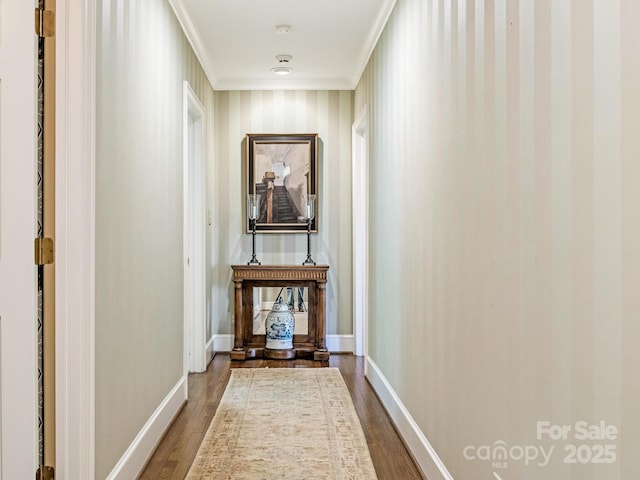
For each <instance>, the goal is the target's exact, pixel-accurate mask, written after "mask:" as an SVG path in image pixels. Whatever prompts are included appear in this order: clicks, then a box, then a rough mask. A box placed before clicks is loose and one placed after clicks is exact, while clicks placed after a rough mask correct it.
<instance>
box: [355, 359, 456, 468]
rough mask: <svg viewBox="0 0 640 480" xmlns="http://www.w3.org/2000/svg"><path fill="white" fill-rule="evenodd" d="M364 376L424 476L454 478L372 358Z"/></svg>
mask: <svg viewBox="0 0 640 480" xmlns="http://www.w3.org/2000/svg"><path fill="white" fill-rule="evenodd" d="M365 376H366V377H367V378H368V379H369V383H370V384H371V386H372V387H373V389H374V390H375V391H376V393H377V394H378V397H379V398H380V401H381V402H382V404H383V405H384V408H385V409H386V410H387V413H388V414H389V416H390V417H391V420H392V421H393V423H394V424H395V426H396V428H397V429H398V432H399V433H400V436H402V439H403V440H404V442H405V444H406V446H407V448H408V449H409V451H410V452H411V455H413V458H414V459H415V461H416V463H417V464H418V467H419V468H420V470H422V473H423V475H424V476H425V477H426V478H428V479H429V480H454V478H453V476H452V475H451V474H450V473H449V471H448V470H447V467H446V466H445V465H444V463H443V462H442V460H441V459H440V457H439V456H438V454H437V453H436V451H435V449H434V448H433V447H432V446H431V444H430V443H429V440H427V437H425V435H424V433H422V430H420V427H418V425H417V424H416V422H415V420H414V419H413V417H412V416H411V414H410V413H409V411H408V410H407V408H406V407H405V406H404V404H403V403H402V401H401V400H400V398H399V397H398V395H397V394H396V392H395V391H394V390H393V388H392V387H391V385H390V384H389V382H388V381H387V379H386V378H385V376H384V375H383V374H382V372H381V371H380V369H379V368H378V366H377V365H376V364H375V363H374V361H373V360H372V359H371V357H366V361H365Z"/></svg>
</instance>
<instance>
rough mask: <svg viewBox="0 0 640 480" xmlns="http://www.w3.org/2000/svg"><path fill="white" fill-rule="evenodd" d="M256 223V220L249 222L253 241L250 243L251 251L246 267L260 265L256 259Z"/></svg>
mask: <svg viewBox="0 0 640 480" xmlns="http://www.w3.org/2000/svg"><path fill="white" fill-rule="evenodd" d="M256 223H257V220H256V219H252V220H251V228H252V236H253V239H252V241H251V245H252V249H251V252H252V254H251V260H249V261H248V262H247V265H262V264H261V263H260V262H259V261H258V258H257V257H256Z"/></svg>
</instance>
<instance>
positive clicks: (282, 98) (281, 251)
mask: <svg viewBox="0 0 640 480" xmlns="http://www.w3.org/2000/svg"><path fill="white" fill-rule="evenodd" d="M215 95H216V98H217V100H216V119H215V124H216V130H215V133H216V147H215V148H216V149H215V159H216V161H215V171H214V173H213V177H214V178H215V179H218V181H217V182H216V190H215V194H214V195H215V201H214V203H215V206H216V210H215V212H216V213H215V217H216V219H217V222H216V223H217V224H218V225H220V228H219V229H218V230H217V236H216V238H215V241H216V245H217V252H218V259H217V262H216V263H217V265H218V267H217V268H216V269H215V270H214V271H213V273H212V274H213V285H214V296H213V298H214V301H213V303H214V304H215V305H216V306H217V308H218V314H217V315H214V316H213V321H214V332H217V333H219V334H232V333H233V298H234V296H233V282H232V281H231V273H232V272H231V267H230V265H233V264H243V263H246V262H247V261H248V260H249V259H250V258H251V235H247V234H246V233H244V232H245V221H244V217H243V215H244V211H245V210H244V204H245V203H246V200H245V195H246V191H245V190H246V188H245V179H244V176H243V175H244V172H245V168H246V167H245V155H244V138H245V135H246V134H247V133H318V135H319V138H320V145H321V146H320V154H319V157H320V162H319V186H318V190H319V195H320V203H319V226H320V232H319V233H318V234H317V235H315V234H314V235H312V237H311V250H312V257H313V259H314V260H316V262H318V263H323V264H328V265H329V266H330V268H329V278H328V282H327V304H326V306H327V333H328V334H351V333H353V327H352V313H351V308H352V307H351V302H350V299H351V288H352V286H351V284H352V280H351V275H352V269H351V263H352V262H351V160H350V159H351V123H352V116H353V93H352V92H350V91H220V92H216V94H215ZM306 254H307V237H306V235H302V234H258V235H257V237H256V256H257V257H258V259H259V260H260V261H261V262H262V263H263V264H276V263H277V264H281V263H282V264H301V263H302V262H303V261H304V259H305V258H306ZM216 322H217V324H216Z"/></svg>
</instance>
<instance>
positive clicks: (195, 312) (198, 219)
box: [183, 80, 208, 388]
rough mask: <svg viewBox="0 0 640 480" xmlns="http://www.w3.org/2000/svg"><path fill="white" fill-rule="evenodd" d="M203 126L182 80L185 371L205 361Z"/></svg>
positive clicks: (201, 367) (203, 365)
mask: <svg viewBox="0 0 640 480" xmlns="http://www.w3.org/2000/svg"><path fill="white" fill-rule="evenodd" d="M205 126H206V116H205V108H204V106H203V105H202V102H201V101H200V99H198V97H197V95H196V94H195V92H194V91H193V89H192V88H191V86H190V85H189V82H188V81H186V80H185V81H184V82H183V188H184V235H183V241H184V244H183V247H184V319H185V321H184V331H185V352H184V353H185V374H187V373H188V372H204V371H205V370H206V369H207V363H208V362H207V360H208V359H207V335H206V332H207V325H206V316H207V315H206V312H207V302H206V249H205V244H206V229H205V225H206V208H205V204H206V202H205V162H204V159H205V151H206V147H205V139H206V130H205V128H206V127H205ZM185 385H186V383H185ZM185 388H186V386H185Z"/></svg>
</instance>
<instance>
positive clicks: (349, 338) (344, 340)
mask: <svg viewBox="0 0 640 480" xmlns="http://www.w3.org/2000/svg"><path fill="white" fill-rule="evenodd" d="M355 347H356V345H355V339H354V336H353V335H327V350H329V351H330V352H341V353H353V352H355V349H356V348H355Z"/></svg>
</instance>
